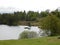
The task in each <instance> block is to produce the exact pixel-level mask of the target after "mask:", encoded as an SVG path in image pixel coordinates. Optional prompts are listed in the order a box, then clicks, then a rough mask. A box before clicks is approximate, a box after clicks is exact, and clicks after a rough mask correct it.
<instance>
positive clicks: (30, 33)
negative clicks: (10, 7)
mask: <svg viewBox="0 0 60 45" xmlns="http://www.w3.org/2000/svg"><path fill="white" fill-rule="evenodd" d="M36 37H38V34H37V33H36V32H34V31H23V32H22V33H21V34H20V37H19V39H28V38H36Z"/></svg>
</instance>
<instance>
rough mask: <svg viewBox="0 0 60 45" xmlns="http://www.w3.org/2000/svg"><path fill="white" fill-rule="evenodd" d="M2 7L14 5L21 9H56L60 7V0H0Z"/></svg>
mask: <svg viewBox="0 0 60 45" xmlns="http://www.w3.org/2000/svg"><path fill="white" fill-rule="evenodd" d="M0 7H5V8H8V7H13V8H17V9H19V10H20V11H21V10H22V11H23V10H26V11H29V10H32V11H42V10H46V9H50V10H54V9H56V8H58V7H60V0H0Z"/></svg>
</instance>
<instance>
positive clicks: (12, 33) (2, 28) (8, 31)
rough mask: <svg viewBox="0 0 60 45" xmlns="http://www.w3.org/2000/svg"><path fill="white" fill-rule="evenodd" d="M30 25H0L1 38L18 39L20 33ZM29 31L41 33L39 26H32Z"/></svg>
mask: <svg viewBox="0 0 60 45" xmlns="http://www.w3.org/2000/svg"><path fill="white" fill-rule="evenodd" d="M25 27H28V26H8V25H0V40H9V39H18V38H19V35H20V34H21V33H22V32H23V31H24V30H28V29H25ZM29 31H35V32H37V33H38V34H39V31H41V29H40V28H38V27H37V26H31V27H30V29H29Z"/></svg>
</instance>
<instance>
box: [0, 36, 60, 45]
mask: <svg viewBox="0 0 60 45" xmlns="http://www.w3.org/2000/svg"><path fill="white" fill-rule="evenodd" d="M0 45H60V39H57V37H43V38H38V39H21V40H3V41H1V40H0Z"/></svg>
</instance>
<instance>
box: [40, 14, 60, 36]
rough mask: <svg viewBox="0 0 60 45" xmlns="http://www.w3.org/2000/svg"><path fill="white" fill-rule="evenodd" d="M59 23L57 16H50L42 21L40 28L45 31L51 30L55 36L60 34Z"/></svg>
mask: <svg viewBox="0 0 60 45" xmlns="http://www.w3.org/2000/svg"><path fill="white" fill-rule="evenodd" d="M58 22H60V20H59V18H57V17H56V16H55V15H48V16H47V17H45V18H43V19H41V22H40V26H41V28H42V29H44V30H47V31H49V30H50V31H51V35H52V36H53V35H57V34H59V33H60V29H59V30H58V27H59V26H58ZM58 32H59V33H58Z"/></svg>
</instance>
